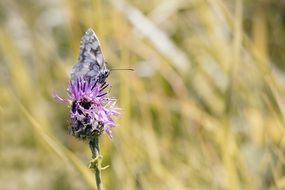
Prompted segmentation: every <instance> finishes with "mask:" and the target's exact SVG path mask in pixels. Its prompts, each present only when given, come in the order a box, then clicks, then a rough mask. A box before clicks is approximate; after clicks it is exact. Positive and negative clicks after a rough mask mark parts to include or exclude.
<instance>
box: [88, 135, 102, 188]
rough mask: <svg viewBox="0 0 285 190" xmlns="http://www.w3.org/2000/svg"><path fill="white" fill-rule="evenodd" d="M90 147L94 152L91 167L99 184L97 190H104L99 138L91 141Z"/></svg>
mask: <svg viewBox="0 0 285 190" xmlns="http://www.w3.org/2000/svg"><path fill="white" fill-rule="evenodd" d="M89 146H90V149H91V152H92V161H91V167H92V168H94V170H95V179H96V184H97V190H103V185H102V178H101V159H102V156H101V155H100V149H99V137H95V138H93V139H91V140H90V141H89Z"/></svg>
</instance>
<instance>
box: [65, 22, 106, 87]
mask: <svg viewBox="0 0 285 190" xmlns="http://www.w3.org/2000/svg"><path fill="white" fill-rule="evenodd" d="M109 74H110V70H109V69H108V67H107V63H106V61H105V59H104V56H103V53H102V50H101V47H100V43H99V40H98V38H97V36H96V34H95V32H94V31H93V30H92V29H91V28H89V29H88V30H87V31H86V32H85V34H84V36H83V37H82V38H81V41H80V51H79V58H78V63H77V64H76V65H74V66H73V68H72V71H71V78H70V80H71V82H75V81H77V80H78V79H79V78H84V79H86V80H90V79H91V80H95V81H98V82H99V83H100V84H103V83H104V82H105V80H106V78H107V77H108V76H109Z"/></svg>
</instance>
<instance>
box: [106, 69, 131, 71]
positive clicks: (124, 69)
mask: <svg viewBox="0 0 285 190" xmlns="http://www.w3.org/2000/svg"><path fill="white" fill-rule="evenodd" d="M119 70H125V71H135V70H134V69H110V71H119Z"/></svg>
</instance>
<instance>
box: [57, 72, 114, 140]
mask: <svg viewBox="0 0 285 190" xmlns="http://www.w3.org/2000/svg"><path fill="white" fill-rule="evenodd" d="M108 86H109V84H107V83H106V82H104V83H99V82H98V80H94V79H92V78H90V77H87V78H84V77H80V78H78V79H77V80H76V81H70V83H69V87H68V89H67V91H68V95H69V98H68V99H67V100H65V99H63V98H61V97H59V96H58V95H55V96H54V97H55V99H57V100H58V101H61V102H65V103H68V104H69V105H70V108H71V109H70V113H69V116H70V127H69V132H70V133H71V134H72V135H73V136H75V137H77V138H80V139H92V138H94V137H96V136H100V135H101V134H102V133H103V132H104V131H105V132H106V133H107V134H108V135H109V137H110V138H112V131H111V129H112V128H113V127H115V126H116V123H115V122H114V120H113V119H112V117H113V116H116V115H119V112H118V108H116V107H115V104H116V101H117V100H116V99H115V98H111V97H109V95H108V93H107V92H106V88H107V87H108Z"/></svg>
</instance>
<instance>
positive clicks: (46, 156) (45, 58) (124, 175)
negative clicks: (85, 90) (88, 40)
mask: <svg viewBox="0 0 285 190" xmlns="http://www.w3.org/2000/svg"><path fill="white" fill-rule="evenodd" d="M280 4H282V3H280ZM248 5H249V6H248ZM252 5H253V6H254V7H257V8H256V9H253V8H252ZM268 11H269V8H268V7H267V6H263V4H262V1H260V2H259V1H258V2H256V4H254V3H249V2H247V1H245V2H243V1H238V0H236V1H229V2H228V3H227V4H226V3H225V2H224V1H221V0H216V1H214V0H207V1H199V0H194V1H187V0H177V1H172V0H165V1H161V0H155V1H138V0H134V1H123V0H109V1H99V0H93V1H85V0H80V1H75V0H74V1H68V0H65V1H33V0H23V1H15V0H14V1H10V0H3V1H1V2H0V22H1V26H2V27H1V28H0V42H1V43H0V55H1V56H0V61H1V64H0V149H1V152H0V168H1V169H0V189H29V190H30V189H42V190H45V189H94V188H95V180H94V176H93V174H92V172H91V171H89V169H88V168H87V167H86V166H87V165H88V161H89V159H90V157H91V155H90V152H89V150H88V145H87V144H85V143H84V142H81V141H77V140H75V139H74V138H73V137H71V136H69V135H67V127H68V108H66V107H65V106H63V105H60V104H58V103H56V102H55V101H54V100H53V99H52V97H51V94H52V92H53V91H57V92H59V93H60V94H62V95H63V94H65V93H66V92H65V91H66V87H67V83H68V77H69V72H70V69H71V67H72V65H73V64H75V63H76V60H77V55H78V51H79V40H80V37H81V36H82V34H83V33H84V31H85V29H86V28H88V27H92V28H93V29H94V30H95V31H96V33H97V34H98V37H99V39H100V41H101V44H102V48H103V52H104V54H105V57H106V59H107V61H108V62H109V63H110V66H111V67H112V68H135V72H134V73H132V72H113V73H112V74H111V76H110V77H109V79H108V81H109V83H110V84H112V91H111V93H112V95H114V96H116V97H118V98H119V106H120V107H121V108H122V109H123V114H122V115H121V117H120V118H119V119H118V123H119V124H120V126H119V127H117V128H115V129H114V139H113V140H112V141H110V140H109V139H108V137H107V136H106V135H105V136H103V137H102V140H101V148H102V154H103V155H104V162H103V164H105V165H110V167H109V168H108V169H107V170H105V171H104V172H103V181H104V185H105V187H106V189H114V190H116V189H124V190H128V189H138V190H142V189H175V190H176V189H177V190H183V189H284V188H285V176H284V164H285V156H284V152H283V149H284V146H285V140H284V137H285V136H284V132H285V131H284V117H283V115H284V114H283V111H284V103H285V100H284V98H283V95H284V92H285V91H284V90H285V88H284V87H285V86H284V73H283V71H282V70H279V69H277V68H280V67H276V65H278V64H280V63H281V64H280V65H281V67H282V62H283V59H282V57H281V56H280V57H279V58H277V57H278V56H279V55H281V54H282V53H279V54H278V51H281V49H280V47H278V46H273V45H274V44H273V45H272V43H273V41H270V40H271V38H270V37H271V36H270V35H272V34H271V33H270V32H269V29H270V27H271V28H273V27H272V26H271V25H269V23H268V21H267V20H266V19H264V18H266V15H267V14H269V12H268ZM262 18H263V19H262ZM272 18H273V16H272ZM275 23H277V24H278V20H277V21H276V22H275ZM279 24H280V22H279ZM248 27H250V29H248ZM276 27H277V29H279V30H276V29H275V30H274V31H276V32H279V33H278V34H279V35H280V39H281V37H282V35H281V34H283V33H282V32H283V31H282V28H281V26H277V25H276ZM278 27H280V28H278ZM274 39H277V37H276V36H275V37H274ZM272 40H273V39H272ZM271 42H272V43H271ZM275 42H276V41H275ZM272 47H274V48H275V49H274V50H275V51H273V50H272V51H271V49H270V48H272ZM278 48H279V49H278ZM272 52H273V53H272ZM276 52H277V53H276ZM281 52H282V51H281Z"/></svg>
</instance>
